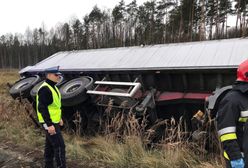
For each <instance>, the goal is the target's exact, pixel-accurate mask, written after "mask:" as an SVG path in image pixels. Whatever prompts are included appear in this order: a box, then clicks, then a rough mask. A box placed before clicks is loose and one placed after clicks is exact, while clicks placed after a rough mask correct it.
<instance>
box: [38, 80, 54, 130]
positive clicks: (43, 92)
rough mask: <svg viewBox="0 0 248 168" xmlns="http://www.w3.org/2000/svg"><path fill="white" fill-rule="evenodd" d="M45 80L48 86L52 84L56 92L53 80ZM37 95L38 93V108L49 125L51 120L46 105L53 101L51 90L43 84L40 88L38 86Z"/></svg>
mask: <svg viewBox="0 0 248 168" xmlns="http://www.w3.org/2000/svg"><path fill="white" fill-rule="evenodd" d="M46 82H47V83H48V84H49V85H50V86H52V87H53V88H54V90H55V91H56V92H57V90H56V89H55V85H56V83H55V82H53V81H51V80H49V79H46ZM38 95H39V103H38V110H39V112H40V113H41V115H42V117H43V119H44V121H45V123H46V124H47V126H48V127H49V126H51V125H53V123H52V120H51V118H50V114H49V111H48V106H49V105H50V104H52V103H53V96H52V92H51V91H50V89H49V88H48V87H47V86H43V87H42V88H40V90H39V92H38Z"/></svg>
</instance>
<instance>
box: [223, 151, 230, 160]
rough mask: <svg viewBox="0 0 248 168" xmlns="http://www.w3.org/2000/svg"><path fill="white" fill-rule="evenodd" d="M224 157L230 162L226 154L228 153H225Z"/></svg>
mask: <svg viewBox="0 0 248 168" xmlns="http://www.w3.org/2000/svg"><path fill="white" fill-rule="evenodd" d="M224 157H225V158H226V159H227V160H230V159H229V156H228V154H227V153H226V151H224Z"/></svg>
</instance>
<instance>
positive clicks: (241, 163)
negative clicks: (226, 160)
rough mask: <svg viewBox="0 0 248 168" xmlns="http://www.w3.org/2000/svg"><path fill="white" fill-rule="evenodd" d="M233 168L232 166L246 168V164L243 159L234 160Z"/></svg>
mask: <svg viewBox="0 0 248 168" xmlns="http://www.w3.org/2000/svg"><path fill="white" fill-rule="evenodd" d="M231 166H232V168H244V167H245V163H244V160H243V159H242V158H241V159H237V160H232V161H231Z"/></svg>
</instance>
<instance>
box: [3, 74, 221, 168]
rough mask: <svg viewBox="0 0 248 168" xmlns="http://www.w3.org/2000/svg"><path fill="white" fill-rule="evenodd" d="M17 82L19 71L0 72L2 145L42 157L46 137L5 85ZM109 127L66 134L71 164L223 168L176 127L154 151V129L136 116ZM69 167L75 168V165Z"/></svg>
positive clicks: (119, 120) (213, 156)
mask: <svg viewBox="0 0 248 168" xmlns="http://www.w3.org/2000/svg"><path fill="white" fill-rule="evenodd" d="M17 79H18V74H17V72H16V71H0V144H1V143H6V142H8V143H12V144H15V145H17V146H19V147H21V148H25V149H27V150H30V151H32V150H36V151H40V155H41V153H42V150H43V145H44V136H43V134H42V132H41V131H40V130H38V129H35V127H34V125H33V123H32V122H31V120H30V118H29V117H28V116H27V113H26V110H25V108H27V109H29V110H30V109H32V108H31V107H30V106H29V105H28V104H25V103H24V104H23V103H19V101H17V100H16V101H14V100H12V98H11V97H10V96H9V94H8V87H7V86H6V83H7V82H10V83H13V82H14V81H16V80H17ZM122 124H126V127H125V129H126V131H124V132H123V131H121V134H122V137H121V138H119V135H118V136H117V134H118V131H120V128H122V127H123V125H122ZM113 127H114V128H113ZM106 128H107V129H108V131H106V133H105V135H104V136H96V137H91V138H89V137H79V136H77V135H69V134H68V133H64V138H65V141H66V151H67V158H68V160H69V162H70V161H71V162H74V163H77V165H84V167H118V168H119V167H123V168H124V167H130V168H132V167H133V168H134V167H135V168H136V167H142V168H146V167H147V168H148V167H149V168H150V167H158V168H162V167H165V168H167V167H168V168H174V167H175V168H176V167H181V168H186V167H190V168H218V167H222V166H221V164H220V158H219V157H218V155H211V156H210V155H208V154H206V152H205V151H204V150H203V149H202V148H201V147H199V146H198V145H197V144H194V143H190V142H184V141H181V138H180V137H182V133H181V132H180V129H179V128H177V127H176V126H174V129H171V130H168V131H167V133H168V134H169V135H170V136H168V137H169V139H168V138H167V139H164V140H163V141H161V142H160V143H158V144H154V145H153V146H154V147H153V148H148V147H147V145H146V144H147V143H149V137H150V135H149V134H150V133H152V130H150V133H149V131H146V132H145V133H144V131H143V130H142V129H143V126H142V125H139V124H138V123H137V120H136V119H135V118H133V116H129V121H123V118H122V117H121V116H120V117H119V118H118V119H116V120H115V121H113V122H112V127H111V130H112V131H109V128H110V126H108V127H106ZM123 133H124V136H123ZM117 137H118V138H117ZM120 139H121V140H120ZM40 157H41V158H42V155H41V156H40ZM86 165H87V166H86ZM70 166H71V167H74V166H73V164H72V163H71V164H70Z"/></svg>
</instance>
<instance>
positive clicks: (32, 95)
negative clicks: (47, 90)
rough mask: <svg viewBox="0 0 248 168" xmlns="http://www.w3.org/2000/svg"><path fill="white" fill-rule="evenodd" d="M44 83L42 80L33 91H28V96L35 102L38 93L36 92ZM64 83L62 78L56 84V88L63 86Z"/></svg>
mask: <svg viewBox="0 0 248 168" xmlns="http://www.w3.org/2000/svg"><path fill="white" fill-rule="evenodd" d="M43 82H45V80H42V81H41V82H38V83H37V84H36V85H35V86H34V87H33V89H31V91H30V95H31V97H32V98H33V99H34V100H35V96H36V94H37V93H38V90H39V88H40V86H41V85H42V83H43ZM65 82H66V80H65V79H64V78H63V77H62V78H61V80H60V81H59V82H58V83H57V84H56V86H57V87H58V88H59V87H61V85H63V84H64V83H65Z"/></svg>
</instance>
